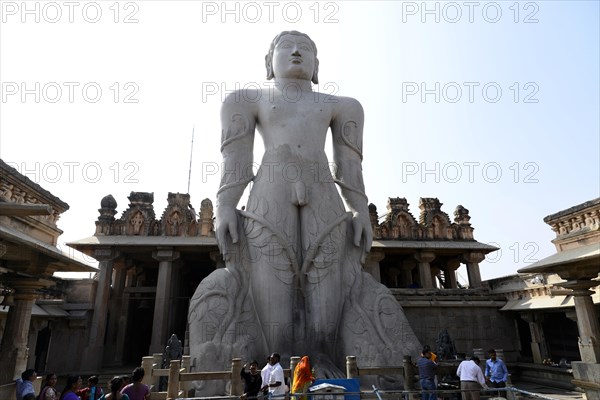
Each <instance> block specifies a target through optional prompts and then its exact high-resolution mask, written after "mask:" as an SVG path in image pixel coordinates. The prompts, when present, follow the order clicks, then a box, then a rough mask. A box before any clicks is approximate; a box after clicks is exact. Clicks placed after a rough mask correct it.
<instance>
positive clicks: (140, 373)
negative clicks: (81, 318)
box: [16, 367, 150, 400]
mask: <svg viewBox="0 0 600 400" xmlns="http://www.w3.org/2000/svg"><path fill="white" fill-rule="evenodd" d="M143 378H144V369H143V368H140V367H138V368H136V369H134V370H133V373H132V375H131V376H128V375H123V376H115V377H114V378H112V379H111V380H110V384H109V387H108V390H107V391H106V392H105V391H104V390H103V389H102V388H101V387H99V386H98V377H97V376H90V377H89V378H88V380H87V383H88V384H87V386H86V387H82V386H83V385H82V383H83V381H82V379H81V376H79V375H69V376H67V381H66V384H65V386H64V388H63V390H62V391H59V390H58V389H57V388H56V382H57V376H56V374H53V373H50V374H48V375H46V380H45V381H44V386H43V387H42V389H41V390H40V393H39V394H38V395H37V396H36V394H35V388H34V386H33V382H34V381H35V380H36V379H37V374H36V373H35V371H34V370H33V369H28V370H25V371H24V372H23V373H22V374H21V378H20V379H17V382H16V383H17V387H16V394H17V400H150V388H149V387H148V385H145V384H144V383H142V380H143Z"/></svg>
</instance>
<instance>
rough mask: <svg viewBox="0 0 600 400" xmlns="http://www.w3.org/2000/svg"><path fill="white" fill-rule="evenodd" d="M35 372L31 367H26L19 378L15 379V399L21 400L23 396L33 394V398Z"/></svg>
mask: <svg viewBox="0 0 600 400" xmlns="http://www.w3.org/2000/svg"><path fill="white" fill-rule="evenodd" d="M36 378H37V374H36V373H35V371H34V370H32V369H26V370H25V371H23V373H22V374H21V378H19V379H17V382H16V383H17V400H22V399H24V398H25V396H28V395H33V397H34V398H35V390H34V388H33V382H35V380H36Z"/></svg>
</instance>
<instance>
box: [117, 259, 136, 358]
mask: <svg viewBox="0 0 600 400" xmlns="http://www.w3.org/2000/svg"><path fill="white" fill-rule="evenodd" d="M132 266H133V265H132V263H131V262H128V261H126V264H125V267H124V271H125V286H124V288H123V294H122V296H123V300H122V301H121V309H120V310H119V311H118V315H119V323H118V327H117V332H118V334H117V349H116V351H115V360H120V361H123V356H124V352H125V332H126V330H127V319H128V317H129V299H130V295H129V293H128V292H126V291H125V290H124V289H125V288H127V287H132V286H133V281H134V275H135V268H132Z"/></svg>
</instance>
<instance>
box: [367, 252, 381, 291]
mask: <svg viewBox="0 0 600 400" xmlns="http://www.w3.org/2000/svg"><path fill="white" fill-rule="evenodd" d="M384 258H385V253H384V252H383V251H381V250H371V252H370V253H369V254H368V255H367V261H366V262H365V266H364V267H363V268H364V270H365V271H366V272H368V273H369V274H371V275H372V276H373V278H375V280H376V281H377V282H380V283H381V271H380V270H379V262H380V261H381V260H383V259H384Z"/></svg>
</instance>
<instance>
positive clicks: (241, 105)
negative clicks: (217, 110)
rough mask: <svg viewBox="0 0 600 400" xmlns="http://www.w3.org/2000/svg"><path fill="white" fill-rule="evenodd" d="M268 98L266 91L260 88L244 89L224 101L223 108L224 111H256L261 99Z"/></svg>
mask: <svg viewBox="0 0 600 400" xmlns="http://www.w3.org/2000/svg"><path fill="white" fill-rule="evenodd" d="M265 96H267V97H268V93H266V92H265V91H264V90H262V89H260V88H244V89H238V90H234V91H232V92H230V93H229V94H228V95H227V96H225V99H224V100H223V105H222V106H221V107H222V108H223V109H224V110H228V109H229V110H231V109H237V110H247V111H255V110H256V108H257V107H258V103H260V99H262V98H263V97H265Z"/></svg>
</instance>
